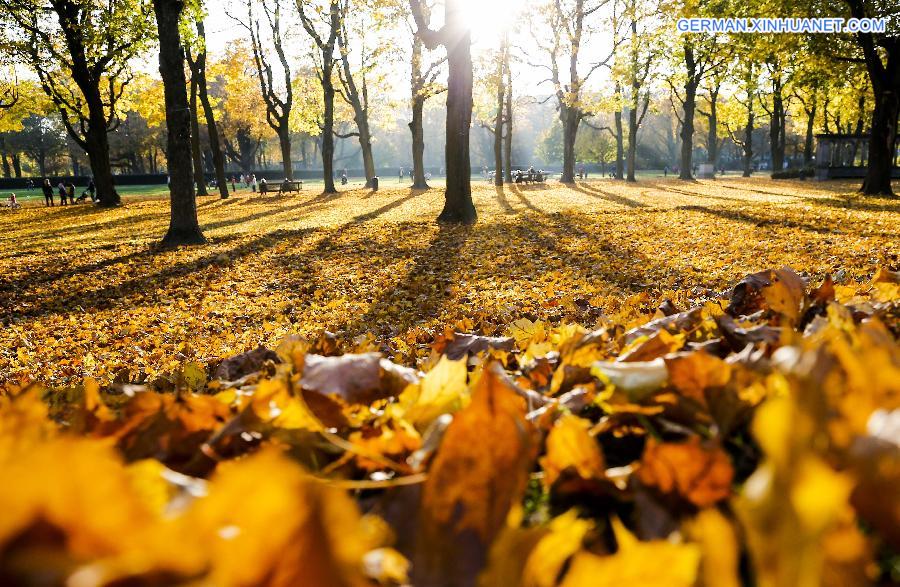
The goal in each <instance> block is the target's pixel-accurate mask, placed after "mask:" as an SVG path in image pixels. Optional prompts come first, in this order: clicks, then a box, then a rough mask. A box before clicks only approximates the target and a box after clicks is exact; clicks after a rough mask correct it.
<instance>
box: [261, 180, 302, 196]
mask: <svg viewBox="0 0 900 587" xmlns="http://www.w3.org/2000/svg"><path fill="white" fill-rule="evenodd" d="M301 190H303V182H302V181H283V182H281V183H280V184H278V186H277V187H274V186H270V185H269V184H268V183H261V184H259V193H260V194H268V193H277V194H283V193H285V192H298V193H299V192H300V191H301Z"/></svg>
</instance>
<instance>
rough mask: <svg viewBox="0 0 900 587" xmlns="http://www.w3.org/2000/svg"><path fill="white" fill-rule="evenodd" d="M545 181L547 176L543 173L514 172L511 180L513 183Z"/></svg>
mask: <svg viewBox="0 0 900 587" xmlns="http://www.w3.org/2000/svg"><path fill="white" fill-rule="evenodd" d="M546 179H547V174H546V173H544V172H543V171H533V172H528V171H516V173H515V175H514V176H513V180H514V181H515V183H526V184H528V183H544V181H546Z"/></svg>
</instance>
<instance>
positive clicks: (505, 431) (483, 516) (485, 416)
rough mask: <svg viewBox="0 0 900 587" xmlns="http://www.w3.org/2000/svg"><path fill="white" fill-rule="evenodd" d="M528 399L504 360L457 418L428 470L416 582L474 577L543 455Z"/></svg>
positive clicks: (479, 384) (461, 581)
mask: <svg viewBox="0 0 900 587" xmlns="http://www.w3.org/2000/svg"><path fill="white" fill-rule="evenodd" d="M534 440H535V439H534V437H533V428H532V426H531V424H530V423H528V422H527V420H526V419H525V402H524V400H523V399H522V398H521V397H520V396H519V395H518V394H517V393H516V391H515V389H513V385H512V384H511V383H510V382H509V381H508V380H507V379H506V377H505V376H504V375H503V372H502V370H501V369H500V367H499V365H497V364H492V365H490V366H488V367H487V368H485V370H484V371H483V373H482V375H481V377H480V378H479V380H478V382H477V384H476V385H475V389H474V391H473V394H472V402H471V404H469V406H468V407H466V408H465V409H464V410H462V411H461V412H459V413H458V414H457V415H456V417H455V418H454V420H453V422H452V423H451V424H450V426H449V428H448V429H447V432H446V434H445V436H444V440H443V443H442V444H441V448H440V449H439V450H438V453H437V456H436V457H435V460H434V463H433V464H432V466H431V470H430V472H429V474H428V480H427V481H426V483H425V486H424V488H423V494H422V507H421V511H420V516H421V529H422V536H421V540H420V542H419V548H418V550H417V553H416V561H415V564H414V565H413V568H414V578H413V583H414V584H415V585H464V584H471V583H472V581H473V580H474V578H475V576H476V575H477V573H478V572H479V571H480V570H481V568H482V566H483V565H484V562H485V560H486V556H487V550H488V548H489V547H490V545H491V543H492V542H493V540H494V537H495V536H496V535H497V533H498V532H499V531H500V529H501V528H502V527H503V525H504V521H505V519H506V515H507V512H508V511H509V508H510V506H511V505H512V504H514V503H518V501H519V500H520V499H521V497H522V493H523V491H524V490H525V485H526V482H527V480H528V472H529V470H530V468H531V464H532V462H533V460H534V457H535V450H536V443H535V442H534Z"/></svg>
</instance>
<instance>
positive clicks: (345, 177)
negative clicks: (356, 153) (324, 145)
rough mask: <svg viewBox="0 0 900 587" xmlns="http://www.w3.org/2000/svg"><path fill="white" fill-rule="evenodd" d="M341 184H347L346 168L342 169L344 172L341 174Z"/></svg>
mask: <svg viewBox="0 0 900 587" xmlns="http://www.w3.org/2000/svg"><path fill="white" fill-rule="evenodd" d="M341 185H347V170H346V169H345V170H344V173H342V174H341Z"/></svg>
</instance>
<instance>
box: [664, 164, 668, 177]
mask: <svg viewBox="0 0 900 587" xmlns="http://www.w3.org/2000/svg"><path fill="white" fill-rule="evenodd" d="M663 177H669V166H668V165H664V166H663Z"/></svg>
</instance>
